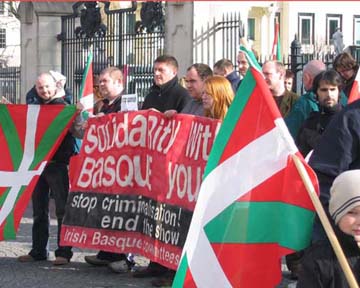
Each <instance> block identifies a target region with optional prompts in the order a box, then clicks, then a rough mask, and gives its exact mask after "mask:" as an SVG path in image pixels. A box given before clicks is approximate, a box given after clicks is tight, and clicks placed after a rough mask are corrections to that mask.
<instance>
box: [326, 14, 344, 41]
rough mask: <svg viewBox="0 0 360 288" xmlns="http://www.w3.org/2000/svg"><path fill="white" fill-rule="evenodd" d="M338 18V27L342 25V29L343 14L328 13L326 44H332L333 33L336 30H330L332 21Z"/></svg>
mask: <svg viewBox="0 0 360 288" xmlns="http://www.w3.org/2000/svg"><path fill="white" fill-rule="evenodd" d="M333 20H337V22H338V25H337V27H340V30H341V31H342V15H341V14H326V44H327V45H330V44H332V39H331V38H332V35H333V34H334V33H335V32H336V28H335V31H333V32H332V33H331V32H330V21H333Z"/></svg>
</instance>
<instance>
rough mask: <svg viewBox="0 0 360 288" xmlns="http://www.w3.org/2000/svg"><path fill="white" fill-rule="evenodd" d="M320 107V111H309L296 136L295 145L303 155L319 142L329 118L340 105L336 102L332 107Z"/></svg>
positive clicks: (339, 108)
mask: <svg viewBox="0 0 360 288" xmlns="http://www.w3.org/2000/svg"><path fill="white" fill-rule="evenodd" d="M320 109H321V111H313V112H311V113H310V116H309V118H308V119H306V120H305V122H304V124H303V125H302V126H301V128H300V130H299V134H298V136H297V138H296V145H297V147H298V148H299V151H300V152H301V154H302V155H303V156H304V157H305V156H306V155H307V154H308V153H309V152H310V151H311V150H313V149H314V148H315V146H316V144H317V143H319V141H320V138H321V136H322V134H323V132H324V131H325V128H326V126H327V125H328V124H329V122H330V120H331V118H332V117H333V116H334V115H335V113H337V112H339V111H340V110H341V105H340V104H338V105H336V106H334V107H332V108H325V107H321V108H320Z"/></svg>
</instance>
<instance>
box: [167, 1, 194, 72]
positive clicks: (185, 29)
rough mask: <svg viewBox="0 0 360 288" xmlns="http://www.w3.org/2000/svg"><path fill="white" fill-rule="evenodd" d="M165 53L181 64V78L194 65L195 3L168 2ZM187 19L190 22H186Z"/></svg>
mask: <svg viewBox="0 0 360 288" xmlns="http://www.w3.org/2000/svg"><path fill="white" fill-rule="evenodd" d="M166 5H167V10H166V19H165V53H166V54H169V55H172V56H174V57H175V58H176V59H177V60H178V62H179V77H181V76H184V75H185V73H186V69H187V67H189V66H190V65H191V64H193V26H194V22H193V15H194V3H193V2H181V1H175V2H167V3H166ZM185 19H187V20H188V21H185Z"/></svg>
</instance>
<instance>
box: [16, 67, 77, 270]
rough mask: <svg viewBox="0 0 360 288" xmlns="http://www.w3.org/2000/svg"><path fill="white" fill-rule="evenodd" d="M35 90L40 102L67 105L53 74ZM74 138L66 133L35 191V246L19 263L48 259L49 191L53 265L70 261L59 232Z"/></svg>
mask: <svg viewBox="0 0 360 288" xmlns="http://www.w3.org/2000/svg"><path fill="white" fill-rule="evenodd" d="M35 89H36V92H37V94H38V95H39V97H40V99H41V103H40V104H41V105H67V103H66V102H65V100H64V99H63V98H62V97H61V96H62V95H59V94H57V93H56V92H57V87H56V82H55V80H54V78H53V77H52V75H51V74H49V73H43V74H40V76H39V77H38V79H37V80H36V84H35ZM74 147H75V138H74V137H73V136H72V135H71V134H70V133H67V135H66V136H65V138H64V140H63V141H62V143H61V144H60V147H59V148H58V150H57V151H56V152H55V155H54V156H53V158H52V159H51V161H49V162H48V164H47V166H46V167H45V169H44V171H43V172H42V174H41V176H40V178H39V181H38V183H37V185H36V186H35V189H34V192H33V194H32V204H33V217H34V223H33V228H32V236H33V238H32V249H31V251H30V252H29V254H28V255H22V256H20V257H19V258H18V260H19V261H20V262H33V261H41V260H46V259H47V258H48V251H47V246H48V240H49V224H50V223H49V198H50V193H49V192H50V190H51V193H52V196H53V198H54V200H55V206H56V217H57V221H58V232H57V236H58V237H57V243H58V248H57V249H56V251H55V257H56V258H55V260H54V261H53V264H54V265H64V264H67V263H68V262H69V261H70V259H71V257H72V255H73V253H72V251H71V247H69V246H60V244H59V243H60V231H61V224H62V219H63V217H64V214H65V204H66V201H67V196H68V193H69V177H68V169H67V165H68V164H69V160H70V157H71V156H72V155H73V154H74V153H75V150H74Z"/></svg>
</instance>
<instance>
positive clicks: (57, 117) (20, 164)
mask: <svg viewBox="0 0 360 288" xmlns="http://www.w3.org/2000/svg"><path fill="white" fill-rule="evenodd" d="M75 112H76V108H75V106H61V105H4V104H0V149H1V160H0V240H6V239H14V238H15V236H16V231H17V228H18V226H19V223H20V220H21V217H22V215H23V213H24V211H25V209H26V207H27V204H28V202H29V200H30V197H31V194H32V191H33V189H34V187H35V185H36V182H37V180H38V178H39V176H40V174H41V173H42V171H43V169H44V168H45V166H46V163H47V161H49V160H50V159H51V157H52V155H53V154H54V153H55V151H56V149H57V148H58V146H59V144H60V143H61V141H62V139H63V138H64V136H65V134H66V132H67V130H68V128H69V125H70V124H71V122H72V120H73V119H74V117H75Z"/></svg>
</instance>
